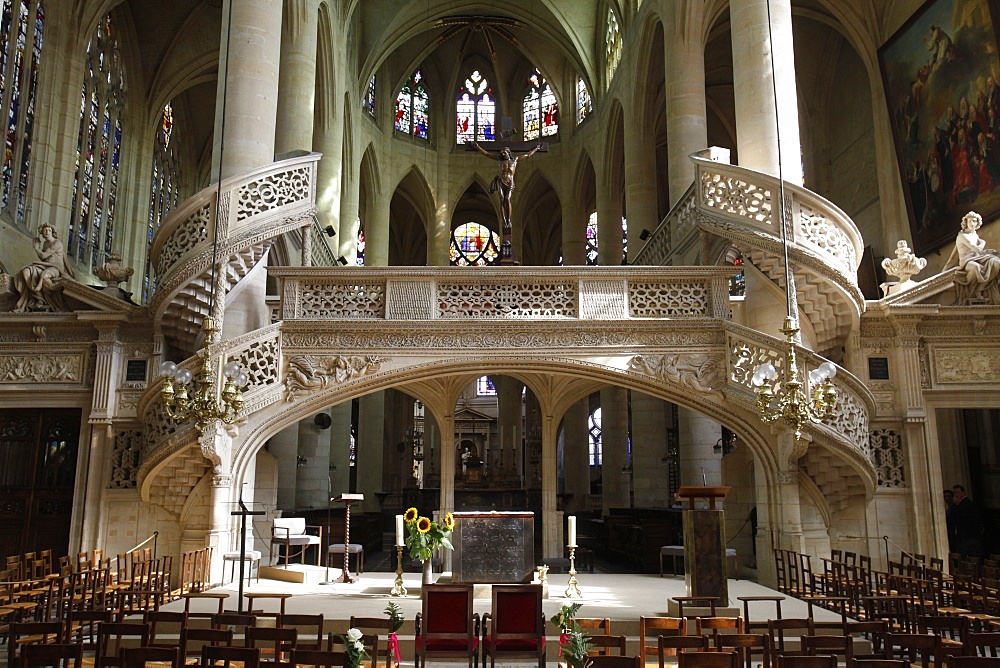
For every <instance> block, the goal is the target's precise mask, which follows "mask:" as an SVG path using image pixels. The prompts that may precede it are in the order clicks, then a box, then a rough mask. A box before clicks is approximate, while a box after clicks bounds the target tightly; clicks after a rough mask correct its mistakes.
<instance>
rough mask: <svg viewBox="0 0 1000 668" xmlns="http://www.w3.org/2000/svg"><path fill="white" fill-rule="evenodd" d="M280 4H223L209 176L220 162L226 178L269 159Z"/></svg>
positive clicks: (250, 0)
mask: <svg viewBox="0 0 1000 668" xmlns="http://www.w3.org/2000/svg"><path fill="white" fill-rule="evenodd" d="M282 4H283V3H281V2H275V0H224V2H223V4H222V36H221V41H222V47H221V49H220V51H221V53H220V55H219V62H220V66H219V69H220V76H219V84H218V90H217V93H216V98H217V101H216V106H215V109H216V113H215V133H214V137H213V147H212V179H213V180H214V179H216V178H217V177H218V175H219V173H220V165H221V174H222V178H223V179H226V178H228V177H230V176H236V175H238V174H243V173H245V172H247V171H250V170H252V169H254V168H257V167H262V166H264V165H269V164H271V163H272V162H273V161H274V136H275V119H276V116H277V111H278V69H279V64H280V61H281V30H280V29H279V28H280V26H281V9H282ZM227 72H228V73H227ZM223 114H225V116H223ZM223 141H225V146H222V142H223Z"/></svg>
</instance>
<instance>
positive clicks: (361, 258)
mask: <svg viewBox="0 0 1000 668" xmlns="http://www.w3.org/2000/svg"><path fill="white" fill-rule="evenodd" d="M357 262H358V266H359V267H363V266H365V231H364V230H363V229H361V219H360V218H358V260H357Z"/></svg>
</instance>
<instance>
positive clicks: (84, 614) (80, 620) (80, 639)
mask: <svg viewBox="0 0 1000 668" xmlns="http://www.w3.org/2000/svg"><path fill="white" fill-rule="evenodd" d="M110 621H111V611H110V610H73V609H72V608H70V609H69V610H67V611H66V621H65V624H64V626H63V640H64V641H65V642H70V643H77V644H79V645H80V646H82V647H83V649H84V651H86V652H95V651H97V631H98V629H99V628H100V626H101V624H105V623H108V622H110Z"/></svg>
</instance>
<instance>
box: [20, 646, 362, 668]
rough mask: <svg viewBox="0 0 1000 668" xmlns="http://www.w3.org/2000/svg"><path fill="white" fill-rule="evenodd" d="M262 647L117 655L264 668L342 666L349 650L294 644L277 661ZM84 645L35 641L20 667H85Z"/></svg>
mask: <svg viewBox="0 0 1000 668" xmlns="http://www.w3.org/2000/svg"><path fill="white" fill-rule="evenodd" d="M266 657H267V655H266V654H264V653H263V651H262V649H261V648H259V647H232V646H216V645H205V646H204V647H202V650H201V654H200V656H199V657H198V659H197V660H196V661H194V662H193V663H183V664H182V663H181V662H180V654H179V652H178V650H177V648H175V647H154V646H145V647H123V648H122V649H121V651H120V652H119V654H118V656H117V657H114V658H115V663H114V665H115V666H116V667H118V668H147V666H150V665H154V666H157V667H158V668H164V667H166V666H169V667H170V668H180V667H181V666H198V667H204V668H218V667H219V666H222V667H225V668H228V667H229V666H231V665H239V666H241V667H242V668H262V667H266V666H275V665H282V666H296V667H297V666H311V667H312V666H315V667H316V668H341V667H342V666H345V665H347V653H346V652H344V651H336V650H312V649H298V648H294V649H291V650H289V651H288V653H287V659H288V660H287V661H283V662H274V661H270V660H268V659H267V658H266ZM83 661H84V653H83V647H82V646H81V645H78V644H73V643H57V644H50V645H32V646H30V647H27V648H26V649H25V652H24V655H23V657H22V659H21V662H20V664H19V666H20V668H49V667H61V668H83V665H84V663H83Z"/></svg>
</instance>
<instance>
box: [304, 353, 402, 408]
mask: <svg viewBox="0 0 1000 668" xmlns="http://www.w3.org/2000/svg"><path fill="white" fill-rule="evenodd" d="M388 359H389V358H387V357H379V356H377V355H366V356H361V355H353V356H344V355H335V356H329V357H327V356H322V355H295V356H293V357H290V358H289V359H288V370H287V373H286V374H285V390H286V393H287V395H286V401H295V400H296V399H298V398H299V397H300V396H302V395H304V394H311V393H313V392H316V391H317V390H322V389H323V388H325V387H327V386H328V385H332V384H339V383H343V382H345V381H347V380H350V379H352V378H355V377H357V376H363V375H365V374H368V373H373V372H376V371H378V370H379V367H381V366H382V364H383V362H386V361H388Z"/></svg>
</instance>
